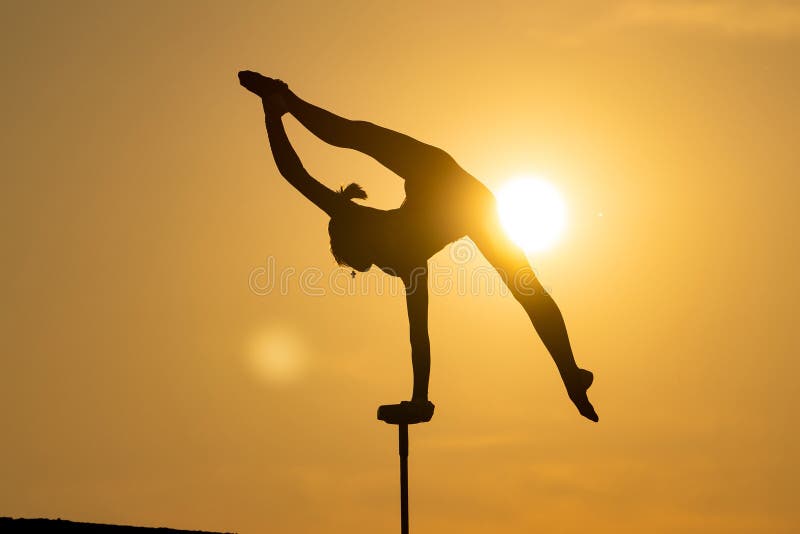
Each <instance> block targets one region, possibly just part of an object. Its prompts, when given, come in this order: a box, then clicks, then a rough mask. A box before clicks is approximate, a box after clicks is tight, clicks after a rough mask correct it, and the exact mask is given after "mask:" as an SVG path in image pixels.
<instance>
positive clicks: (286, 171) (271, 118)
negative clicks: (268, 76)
mask: <svg viewBox="0 0 800 534" xmlns="http://www.w3.org/2000/svg"><path fill="white" fill-rule="evenodd" d="M282 111H283V110H281V109H280V107H279V106H278V105H276V104H275V103H274V102H273V103H272V104H270V103H269V102H268V101H267V100H265V101H264V116H265V120H266V125H267V136H268V137H269V146H270V148H271V149H272V157H273V158H275V164H276V165H277V166H278V171H280V173H281V175H283V177H284V178H286V181H287V182H289V183H290V184H292V185H293V186H294V187H295V189H297V190H298V191H300V192H301V193H302V194H303V196H305V197H306V198H307V199H308V200H310V201H311V202H313V203H314V204H315V205H316V206H317V207H319V208H320V209H321V210H323V211H324V212H325V213H327V214H328V215H331V216H333V213H334V211H335V210H336V205H337V203H338V202H339V199H338V197H337V195H336V193H334V192H333V191H331V190H330V189H328V188H327V187H325V186H324V185H322V184H321V183H319V182H318V181H317V180H315V179H314V177H313V176H311V175H310V174H308V171H306V169H305V167H303V164H302V163H301V162H300V158H299V157H298V156H297V152H295V150H294V148H293V147H292V144H291V143H290V142H289V138H288V137H287V136H286V129H285V128H284V127H283V119H282V114H283V113H282Z"/></svg>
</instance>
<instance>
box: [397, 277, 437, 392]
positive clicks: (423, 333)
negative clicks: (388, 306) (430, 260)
mask: <svg viewBox="0 0 800 534" xmlns="http://www.w3.org/2000/svg"><path fill="white" fill-rule="evenodd" d="M403 281H404V282H405V285H406V306H407V307H408V326H409V334H410V340H411V365H412V367H413V369H414V391H413V394H412V397H411V400H412V401H419V402H422V401H427V400H428V381H429V378H430V373H431V342H430V339H429V337H428V276H427V270H426V269H425V268H422V269H416V270H414V271H412V273H411V274H410V276H407V277H403Z"/></svg>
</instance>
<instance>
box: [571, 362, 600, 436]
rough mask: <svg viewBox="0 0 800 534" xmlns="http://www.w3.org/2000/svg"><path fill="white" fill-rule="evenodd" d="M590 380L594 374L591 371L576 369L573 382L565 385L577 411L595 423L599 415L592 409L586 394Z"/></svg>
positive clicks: (590, 383) (592, 379)
mask: <svg viewBox="0 0 800 534" xmlns="http://www.w3.org/2000/svg"><path fill="white" fill-rule="evenodd" d="M592 382H594V375H593V374H592V372H591V371H588V370H586V369H578V374H577V377H576V379H575V381H574V383H573V384H570V385H568V386H567V393H569V398H570V400H572V402H573V403H574V404H575V407H576V408H578V412H580V414H581V415H582V416H584V417H585V418H586V419H589V420H590V421H594V422H595V423H597V422H598V421H599V420H600V417H599V416H598V415H597V412H596V411H595V410H594V406H592V403H591V402H589V397H588V395H587V394H586V391H587V390H588V389H589V386H591V385H592Z"/></svg>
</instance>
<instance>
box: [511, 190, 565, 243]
mask: <svg viewBox="0 0 800 534" xmlns="http://www.w3.org/2000/svg"><path fill="white" fill-rule="evenodd" d="M497 205H498V210H499V212H500V222H501V223H502V224H503V228H504V229H505V231H506V233H507V234H508V235H509V237H511V239H513V240H514V242H515V243H517V245H519V246H520V247H522V248H523V249H524V250H525V251H526V252H537V251H541V250H546V249H548V248H550V247H552V246H553V245H554V244H555V243H556V242H557V241H558V239H559V238H560V237H561V234H562V233H563V231H564V227H565V226H566V223H567V209H566V205H565V204H564V199H563V198H562V197H561V194H560V193H559V192H558V190H557V189H556V188H555V187H553V185H552V184H550V183H548V182H546V181H544V180H541V179H539V178H534V177H530V176H521V177H516V178H513V179H512V180H511V181H509V182H508V183H506V184H505V185H503V187H502V188H501V189H500V191H499V192H498V193H497Z"/></svg>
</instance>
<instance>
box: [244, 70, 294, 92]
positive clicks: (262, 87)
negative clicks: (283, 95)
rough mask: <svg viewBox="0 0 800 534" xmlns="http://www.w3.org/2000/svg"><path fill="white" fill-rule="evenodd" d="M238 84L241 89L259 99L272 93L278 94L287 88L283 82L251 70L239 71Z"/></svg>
mask: <svg viewBox="0 0 800 534" xmlns="http://www.w3.org/2000/svg"><path fill="white" fill-rule="evenodd" d="M239 83H240V84H241V86H242V87H244V88H245V89H247V90H248V91H250V92H251V93H254V94H256V95H258V96H260V97H261V98H264V97H265V96H269V95H271V94H274V93H280V92H282V91H283V90H285V89H287V88H288V86H287V85H286V83H285V82H282V81H281V80H275V79H273V78H267V77H266V76H263V75H261V74H259V73H258V72H254V71H252V70H242V71H239Z"/></svg>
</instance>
